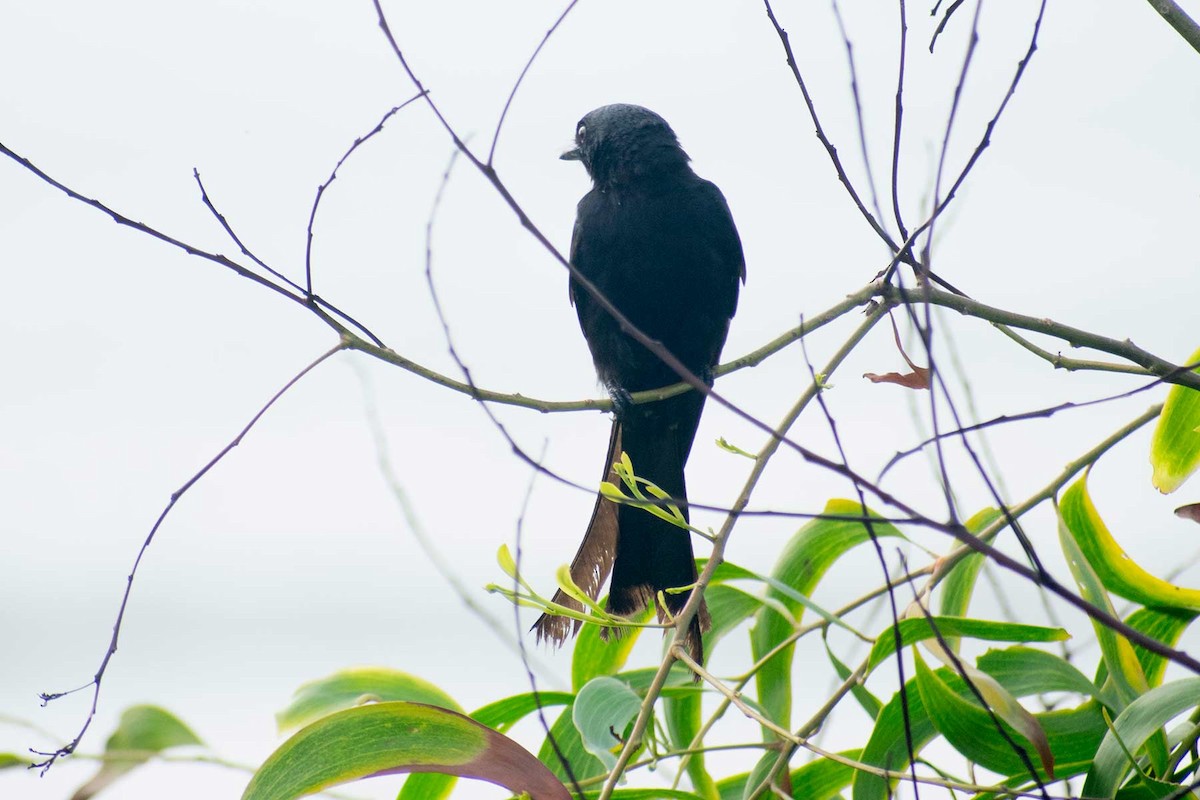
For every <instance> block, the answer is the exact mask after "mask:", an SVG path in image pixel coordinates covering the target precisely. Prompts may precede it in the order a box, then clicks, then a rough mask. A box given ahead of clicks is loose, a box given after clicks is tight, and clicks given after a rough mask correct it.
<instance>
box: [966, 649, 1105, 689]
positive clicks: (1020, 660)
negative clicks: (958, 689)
mask: <svg viewBox="0 0 1200 800" xmlns="http://www.w3.org/2000/svg"><path fill="white" fill-rule="evenodd" d="M976 663H978V664H979V668H980V669H981V670H983V671H984V672H986V673H987V674H989V675H991V676H992V677H993V678H995V679H996V680H997V681H999V682H1000V684H1001V685H1002V686H1003V687H1004V688H1005V689H1007V690H1008V691H1009V692H1011V693H1012V694H1013V695H1015V696H1016V697H1028V696H1029V695H1031V694H1047V693H1049V692H1075V693H1077V694H1081V695H1085V696H1092V697H1095V696H1096V695H1097V694H1098V690H1097V688H1096V685H1095V684H1093V683H1092V682H1091V681H1090V680H1088V679H1087V677H1085V676H1084V674H1083V673H1082V672H1080V671H1079V670H1078V669H1076V668H1075V667H1074V666H1072V665H1071V664H1069V663H1067V662H1066V661H1064V660H1063V659H1062V658H1060V657H1059V656H1056V655H1054V654H1053V653H1047V652H1046V651H1044V650H1035V649H1034V648H1032V647H1022V646H1020V645H1016V646H1013V647H1008V648H1005V649H1003V650H995V649H993V650H988V651H987V652H986V653H984V654H983V655H981V656H980V657H979V659H978V661H977V662H976Z"/></svg>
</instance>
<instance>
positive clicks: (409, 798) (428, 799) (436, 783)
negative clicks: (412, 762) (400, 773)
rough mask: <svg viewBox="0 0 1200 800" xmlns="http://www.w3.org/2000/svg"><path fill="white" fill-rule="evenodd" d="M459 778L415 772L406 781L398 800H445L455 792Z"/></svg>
mask: <svg viewBox="0 0 1200 800" xmlns="http://www.w3.org/2000/svg"><path fill="white" fill-rule="evenodd" d="M457 783H458V778H456V777H455V776H453V775H442V774H441V773H438V772H414V773H413V774H412V775H409V776H408V777H407V778H405V779H404V785H403V786H402V787H400V794H398V795H397V796H396V800H445V798H447V797H449V796H450V793H451V792H453V791H454V787H455V785H456V784H457Z"/></svg>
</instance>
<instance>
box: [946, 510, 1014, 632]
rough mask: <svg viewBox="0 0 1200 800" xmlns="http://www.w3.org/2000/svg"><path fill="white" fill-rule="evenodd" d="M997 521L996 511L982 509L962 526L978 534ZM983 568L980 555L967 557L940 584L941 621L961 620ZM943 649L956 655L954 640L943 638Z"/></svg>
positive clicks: (968, 606) (974, 554)
mask: <svg viewBox="0 0 1200 800" xmlns="http://www.w3.org/2000/svg"><path fill="white" fill-rule="evenodd" d="M999 518H1000V510H999V509H997V508H985V509H984V510H982V511H980V512H979V513H977V514H975V515H974V516H973V517H971V518H970V519H969V520H967V522H966V526H967V530H969V531H970V532H971V533H979V532H980V531H982V530H983V529H984V528H986V527H987V526H988V525H991V524H992V523H993V522H995V521H996V520H998V519H999ZM982 566H983V553H971V554H970V555H968V556H966V557H964V558H963V560H962V561H959V562H958V563H957V564H955V565H954V567H953V568H952V569H951V570H950V574H949V575H947V576H946V577H945V578H944V579H943V580H942V582H941V584H940V586H941V597H940V605H939V607H938V610H939V613H940V614H941V615H942V616H944V617H965V616H967V610H968V609H969V608H970V605H971V595H972V594H974V592H975V581H976V579H977V578H978V577H979V570H980V568H981V567H982ZM946 645H947V646H948V647H949V648H950V649H951V650H952V651H954V652H956V653H957V652H958V638H957V637H953V636H948V637H946Z"/></svg>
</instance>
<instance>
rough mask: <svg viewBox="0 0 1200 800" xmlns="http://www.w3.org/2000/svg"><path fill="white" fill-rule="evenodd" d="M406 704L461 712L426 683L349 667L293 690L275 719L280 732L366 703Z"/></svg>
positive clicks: (388, 671)
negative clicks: (398, 702)
mask: <svg viewBox="0 0 1200 800" xmlns="http://www.w3.org/2000/svg"><path fill="white" fill-rule="evenodd" d="M390 700H407V701H409V702H413V703H425V704H427V705H431V706H441V707H442V708H448V709H450V710H452V711H458V712H461V711H462V708H460V707H459V705H458V703H456V702H454V698H452V697H450V695H448V694H446V693H445V692H443V691H442V690H441V689H439V688H438V687H436V686H434V685H433V684H432V683H430V682H429V681H426V680H424V679H422V678H418V677H416V676H415V675H409V674H408V673H407V672H400V671H399V670H395V669H389V668H387V667H351V668H350V669H343V670H338V671H337V672H335V673H333V674H332V675H327V676H325V677H324V678H318V679H317V680H315V681H309V682H308V683H306V684H304V685H303V686H301V687H300V688H299V689H297V690H296V693H295V694H294V695H292V702H291V703H289V704H288V707H287V708H285V709H284V710H283V711H280V712H279V713H278V714H276V715H275V724H276V726H277V727H278V728H279V730H280V731H285V730H290V729H292V728H299V727H300V726H302V725H307V724H308V723H310V722H313V721H314V720H317V719H320V718H321V717H323V716H325V715H327V714H332V713H333V712H335V711H341V710H343V709H346V708H352V707H354V706H356V705H361V704H362V703H364V702H369V701H390Z"/></svg>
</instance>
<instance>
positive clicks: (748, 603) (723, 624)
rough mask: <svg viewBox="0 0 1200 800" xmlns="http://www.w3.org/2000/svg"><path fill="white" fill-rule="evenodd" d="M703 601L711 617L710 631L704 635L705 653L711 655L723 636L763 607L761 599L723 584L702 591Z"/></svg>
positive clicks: (711, 585) (710, 586)
mask: <svg viewBox="0 0 1200 800" xmlns="http://www.w3.org/2000/svg"><path fill="white" fill-rule="evenodd" d="M704 600H705V602H707V603H708V613H709V616H711V617H712V629H711V630H710V631H709V632H708V633H706V634H704V652H706V653H712V652H713V650H714V648H715V647H716V644H717V642H718V641H720V640H721V638H722V637H724V636H725V634H727V633H729V632H730V631H731V630H733V629H734V628H736V627H737V626H738V625H740V624H742V623H743V622H745V621H746V620H747V619H749V618H750V617H751V616H753V615H754V614H755V613H756V612H757V611H758V610H759V609H760V608H762V605H763V601H762V598H761V597H755V596H754V595H752V594H750V593H749V592H743V591H742V590H741V589H738V588H735V587H733V586H726V585H724V584H716V585H713V584H710V585H709V587H708V588H707V589H705V590H704Z"/></svg>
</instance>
